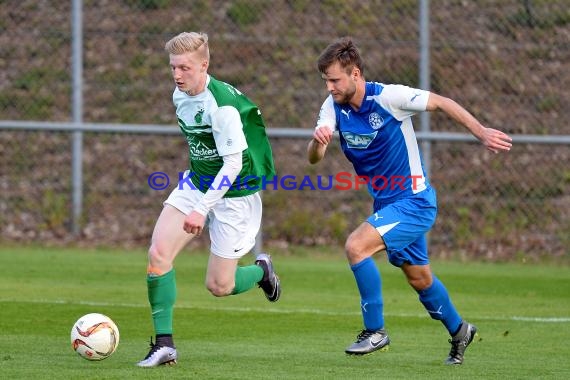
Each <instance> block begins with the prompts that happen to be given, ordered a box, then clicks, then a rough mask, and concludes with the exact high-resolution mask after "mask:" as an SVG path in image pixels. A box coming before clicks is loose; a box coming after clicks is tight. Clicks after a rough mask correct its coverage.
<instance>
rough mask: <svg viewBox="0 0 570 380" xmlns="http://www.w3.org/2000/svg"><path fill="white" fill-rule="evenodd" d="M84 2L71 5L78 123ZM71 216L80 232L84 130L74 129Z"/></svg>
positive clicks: (76, 0)
mask: <svg viewBox="0 0 570 380" xmlns="http://www.w3.org/2000/svg"><path fill="white" fill-rule="evenodd" d="M82 17H83V1H82V0H72V5H71V24H72V25H71V31H72V32H71V34H72V36H71V40H72V46H71V67H72V82H73V85H72V100H71V101H72V104H71V113H72V120H73V122H74V123H75V125H80V124H81V123H82V122H83V21H82ZM71 187H72V218H71V223H72V224H71V230H72V232H73V235H75V236H78V235H79V234H80V232H81V214H82V208H83V132H81V131H74V132H73V135H72V148H71Z"/></svg>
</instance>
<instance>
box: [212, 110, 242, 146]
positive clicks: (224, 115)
mask: <svg viewBox="0 0 570 380" xmlns="http://www.w3.org/2000/svg"><path fill="white" fill-rule="evenodd" d="M212 134H213V135H214V140H215V141H216V148H217V149H218V154H219V155H220V156H222V157H223V156H227V155H229V154H233V153H239V152H242V151H244V150H245V149H247V142H246V139H245V134H244V132H243V124H242V122H241V118H240V115H239V112H238V111H237V109H235V108H234V107H232V106H222V107H220V108H218V109H217V110H216V111H215V112H214V113H213V114H212Z"/></svg>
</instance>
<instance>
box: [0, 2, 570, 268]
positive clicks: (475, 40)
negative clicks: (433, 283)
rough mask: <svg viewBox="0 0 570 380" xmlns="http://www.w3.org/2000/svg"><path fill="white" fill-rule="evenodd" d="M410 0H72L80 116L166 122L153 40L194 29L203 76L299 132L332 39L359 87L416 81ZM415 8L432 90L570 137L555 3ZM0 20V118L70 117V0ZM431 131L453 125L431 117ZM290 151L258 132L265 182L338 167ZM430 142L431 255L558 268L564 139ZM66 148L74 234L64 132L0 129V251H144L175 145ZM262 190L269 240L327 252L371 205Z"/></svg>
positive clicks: (116, 137) (565, 237) (340, 196)
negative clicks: (426, 32)
mask: <svg viewBox="0 0 570 380" xmlns="http://www.w3.org/2000/svg"><path fill="white" fill-rule="evenodd" d="M420 3H421V2H420V1H415V0H399V1H396V0H394V1H368V2H366V1H364V2H362V1H360V2H356V1H341V0H324V1H321V2H313V1H308V0H289V1H285V0H278V1H262V0H235V1H215V0H214V1H205V0H202V1H200V0H197V1H189V2H183V3H181V2H175V1H171V0H121V1H103V0H101V1H88V0H86V1H84V2H83V7H82V21H83V86H84V87H83V110H82V111H83V112H82V119H83V121H85V122H87V123H116V124H155V125H164V126H173V125H176V120H175V115H174V112H173V111H174V110H173V106H172V103H171V94H172V90H173V88H174V87H173V83H172V79H171V77H170V72H169V67H168V57H167V56H166V53H165V52H164V50H163V46H164V43H165V41H166V40H168V39H169V38H170V37H172V36H173V35H175V34H178V33H179V32H181V31H191V30H196V31H198V30H199V31H205V32H207V33H208V34H209V36H210V49H211V64H210V73H211V74H213V75H214V76H216V77H217V78H218V79H221V80H224V81H227V82H230V83H232V84H234V85H235V86H236V87H238V88H239V89H240V90H241V91H242V92H244V93H246V94H247V95H248V96H249V97H250V98H251V99H252V100H254V101H255V102H257V103H258V104H259V106H260V108H261V109H262V111H263V113H264V117H265V119H266V122H267V124H268V126H269V128H278V127H287V128H299V129H303V130H307V129H311V128H312V127H313V125H314V123H315V121H316V115H317V112H318V110H319V108H320V105H321V103H322V101H323V100H324V98H325V96H326V92H325V88H324V85H323V83H322V80H321V79H320V74H319V73H318V72H317V69H316V59H317V57H318V55H319V53H320V52H321V51H322V49H323V48H324V47H325V46H326V45H327V44H328V43H329V42H331V41H332V40H333V39H335V38H336V37H338V36H342V35H351V36H353V37H354V39H355V40H356V42H357V44H359V46H360V47H361V50H362V53H363V56H364V59H365V75H366V78H367V79H368V80H376V81H380V82H384V83H403V84H407V85H410V86H413V87H419V63H418V62H419V59H420V58H419V55H420V54H419V23H418V19H419V10H420ZM429 4H430V7H429V12H430V57H431V65H430V68H431V75H430V79H431V85H430V86H431V89H432V90H433V91H435V92H438V93H440V94H442V95H446V96H449V97H451V98H453V99H455V100H456V101H458V102H459V103H461V104H463V105H465V106H466V107H467V108H468V109H469V110H470V111H471V112H472V113H473V114H475V115H476V116H477V117H478V118H479V119H480V120H481V121H482V122H483V123H484V124H487V125H488V126H492V127H495V128H498V129H501V130H504V131H505V132H507V133H510V134H513V135H515V136H516V135H520V134H531V135H566V136H567V135H569V134H570V127H569V123H570V109H569V107H568V104H570V94H569V93H568V91H567V90H566V89H567V88H569V87H570V42H569V41H570V6H569V5H570V4H569V2H568V0H550V1H540V0H526V1H524V0H504V1H499V0H484V1H477V2H471V1H460V0H439V1H431V2H430V3H429ZM0 14H1V15H2V16H1V17H0V57H2V58H0V120H4V121H10V120H16V121H37V122H45V121H50V122H70V121H71V120H72V103H73V102H72V90H73V87H72V86H73V84H72V80H71V60H70V56H71V42H72V41H71V40H72V35H71V21H70V18H71V17H70V15H71V2H69V1H62V0H60V1H41V0H40V1H37V0H36V1H31V0H29V1H28V0H19V1H13V0H5V1H1V2H0ZM418 125H419V120H416V126H418ZM430 126H431V130H432V131H440V132H442V131H453V132H463V131H461V130H460V129H459V127H458V126H457V125H456V124H455V123H453V122H452V121H451V120H450V119H449V118H447V117H445V116H443V115H439V114H432V115H431V123H430ZM515 141H516V140H515ZM525 141H526V140H525ZM306 144H307V139H306V138H303V139H299V138H285V137H275V138H272V145H273V148H274V153H275V159H276V166H277V169H278V172H279V175H280V176H284V175H291V176H296V178H302V177H303V176H311V177H312V178H316V177H317V176H321V177H325V178H326V177H328V176H329V175H332V176H334V175H336V174H338V173H340V172H344V171H346V172H349V173H352V172H353V171H352V168H351V167H350V165H349V164H348V162H347V161H346V159H345V158H344V157H343V155H342V153H341V152H340V149H339V148H338V147H334V148H333V149H330V150H329V152H328V153H327V158H326V160H325V161H324V162H322V163H320V164H319V165H316V166H310V165H308V164H307V163H306V160H305V149H306ZM430 144H431V149H430V157H431V164H430V173H429V174H430V178H431V182H432V184H433V185H434V187H435V188H436V189H437V191H438V196H439V203H440V214H439V217H438V220H437V222H436V225H435V227H434V229H433V230H432V233H430V247H431V251H432V255H434V256H439V257H451V256H467V257H480V258H487V259H489V260H499V259H513V258H520V259H527V258H537V257H544V258H547V257H556V258H565V259H566V258H568V256H569V254H570V252H569V249H568V246H569V245H570V218H569V215H570V192H569V190H570V164H569V163H570V157H569V156H570V153H569V152H570V149H569V145H567V144H564V143H560V144H551V145H545V144H533V143H532V142H524V143H519V144H516V145H515V147H514V148H513V150H512V151H511V152H510V153H508V154H506V155H498V156H495V155H493V154H490V153H488V152H486V151H485V150H484V148H483V147H482V146H480V145H478V144H476V143H471V142H453V141H437V140H436V141H431V143H430ZM83 149H84V152H83V157H82V162H83V183H84V193H83V197H84V204H83V213H82V215H81V220H80V226H81V228H80V234H79V236H73V234H71V232H70V223H71V203H72V201H71V192H72V189H71V165H72V164H71V161H72V156H71V135H70V134H69V133H67V132H61V131H51V132H50V131H42V130H39V128H38V130H37V131H29V130H28V131H23V130H17V129H14V128H12V129H2V130H0V229H1V230H0V239H1V241H3V242H5V243H18V242H38V243H42V244H65V243H69V242H74V243H75V244H84V245H87V246H94V245H121V246H145V245H147V243H148V240H149V238H150V234H151V232H152V227H153V225H154V222H155V219H156V217H157V216H158V214H159V212H160V209H161V202H162V201H163V200H164V199H165V198H166V196H167V195H168V193H169V191H170V190H171V189H172V188H173V187H174V186H175V184H174V182H175V181H176V179H177V178H178V173H179V172H181V171H183V170H184V169H185V167H186V163H187V146H186V142H185V140H184V139H183V138H182V136H176V135H143V134H137V133H126V134H119V133H91V132H88V133H84V136H83ZM157 171H161V172H165V173H166V174H168V176H169V178H170V179H171V181H172V183H171V185H170V187H168V188H167V189H165V190H161V191H156V190H153V189H151V188H150V187H149V185H148V182H147V180H148V177H149V175H150V174H151V173H153V172H157ZM263 196H264V223H263V232H264V244H266V245H269V246H271V245H279V246H287V245H290V244H308V245H321V244H322V245H342V243H343V241H344V239H345V238H346V236H347V234H348V233H349V232H350V230H351V229H352V228H354V227H355V226H357V225H358V224H359V223H361V222H362V220H364V218H365V217H366V216H367V215H369V214H370V212H371V209H370V207H371V200H370V199H369V198H368V195H367V194H366V192H365V190H364V189H362V190H360V191H357V190H346V191H339V190H334V189H331V190H322V191H313V190H310V189H305V190H291V191H286V190H284V189H282V188H280V189H279V190H267V191H265V192H264V195H263ZM204 239H205V238H204ZM202 243H204V241H203V240H199V241H197V242H196V243H194V244H202Z"/></svg>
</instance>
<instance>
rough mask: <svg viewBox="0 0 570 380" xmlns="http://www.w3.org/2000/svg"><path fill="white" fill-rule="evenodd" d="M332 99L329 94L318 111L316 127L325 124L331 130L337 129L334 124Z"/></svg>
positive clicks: (334, 115)
mask: <svg viewBox="0 0 570 380" xmlns="http://www.w3.org/2000/svg"><path fill="white" fill-rule="evenodd" d="M333 102H334V100H333V98H332V96H331V95H329V96H328V97H327V98H326V99H325V101H324V103H323V105H322V106H321V110H320V111H319V118H318V119H317V126H316V129H318V128H321V127H324V126H327V127H329V128H330V129H331V131H333V132H334V131H336V130H337V125H336V114H335V111H334V103H333Z"/></svg>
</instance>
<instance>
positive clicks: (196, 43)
mask: <svg viewBox="0 0 570 380" xmlns="http://www.w3.org/2000/svg"><path fill="white" fill-rule="evenodd" d="M164 49H165V50H166V51H167V52H168V54H172V55H181V54H185V53H191V52H195V51H196V52H200V53H202V58H204V59H205V60H207V61H210V48H209V47H208V35H207V34H206V33H202V32H199V33H197V32H182V33H180V34H179V35H177V36H175V37H173V38H172V39H170V40H169V41H168V42H167V43H166V44H165V45H164Z"/></svg>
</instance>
